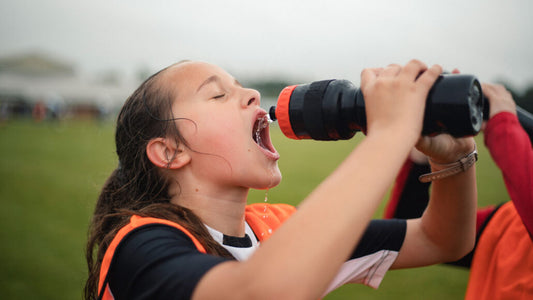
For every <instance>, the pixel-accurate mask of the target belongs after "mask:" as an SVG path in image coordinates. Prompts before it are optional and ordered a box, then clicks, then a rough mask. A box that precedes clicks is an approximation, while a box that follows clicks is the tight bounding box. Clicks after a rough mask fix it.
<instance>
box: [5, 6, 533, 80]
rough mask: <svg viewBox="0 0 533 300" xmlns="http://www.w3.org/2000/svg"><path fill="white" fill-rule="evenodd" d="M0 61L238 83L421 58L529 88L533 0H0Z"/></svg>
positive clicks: (349, 71) (343, 72)
mask: <svg viewBox="0 0 533 300" xmlns="http://www.w3.org/2000/svg"><path fill="white" fill-rule="evenodd" d="M0 3H1V7H0V56H6V55H12V54H16V53H19V52H27V51H35V50H42V51H44V52H46V53H48V54H51V55H53V56H55V57H58V58H61V59H65V60H67V61H68V62H71V63H73V64H74V65H75V66H76V68H77V69H78V70H79V71H81V72H85V73H98V72H102V71H104V70H111V69H115V70H119V71H120V72H123V73H124V74H126V75H131V74H134V73H135V72H136V71H137V70H139V69H141V68H148V69H149V70H151V71H155V70H158V69H160V68H162V67H165V66H167V65H169V64H171V63H174V62H177V61H179V60H182V59H195V60H204V61H209V62H212V63H215V64H218V65H220V66H222V67H224V68H226V70H228V71H229V72H230V73H232V74H233V75H234V76H236V77H237V79H239V80H240V81H243V82H246V79H249V78H252V79H257V78H267V77H271V76H278V77H284V78H289V79H292V80H309V81H310V80H319V79H326V78H344V79H349V80H351V81H353V82H355V83H359V74H360V72H361V70H362V69H363V68H365V67H376V66H385V65H387V64H389V63H393V62H394V63H402V64H403V63H406V62H407V61H408V60H409V59H411V58H419V59H421V60H422V61H424V62H426V63H428V64H434V63H439V64H441V65H442V66H443V67H444V68H445V69H448V70H451V69H453V68H455V67H457V68H459V69H460V70H461V71H462V72H463V73H468V74H474V75H476V76H478V77H479V78H480V79H481V80H482V81H495V80H506V81H508V82H511V83H512V85H513V86H514V87H515V88H519V89H520V88H523V87H524V86H525V85H526V84H533V18H532V15H533V1H531V0H507V1H504V0H499V1H497V0H452V1H442V0H440V1H432V0H410V1H400V0H396V1H395V0H367V1H356V0H336V1H324V0H321V1H314V0H307V1H303V0H292V1H291V0H266V1H253V0H247V1H245V0H242V1H241V0H226V1H207V0H194V1H193V0H190V1H181V0H91V1H72V0H46V1H45V0H41V1H39V0H0Z"/></svg>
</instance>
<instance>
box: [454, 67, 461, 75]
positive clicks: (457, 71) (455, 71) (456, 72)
mask: <svg viewBox="0 0 533 300" xmlns="http://www.w3.org/2000/svg"><path fill="white" fill-rule="evenodd" d="M460 73H461V72H460V71H459V69H457V68H455V69H453V70H452V74H460Z"/></svg>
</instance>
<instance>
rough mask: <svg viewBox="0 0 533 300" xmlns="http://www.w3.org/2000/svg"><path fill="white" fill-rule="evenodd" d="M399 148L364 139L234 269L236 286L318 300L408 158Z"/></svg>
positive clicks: (395, 143) (393, 143)
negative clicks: (236, 278) (250, 254)
mask: <svg viewBox="0 0 533 300" xmlns="http://www.w3.org/2000/svg"><path fill="white" fill-rule="evenodd" d="M402 142H403V141H401V140H400V139H397V138H394V137H392V138H390V139H384V138H381V139H372V138H367V139H365V140H364V141H363V142H362V143H361V144H360V145H359V146H358V147H357V148H356V149H355V150H354V151H353V152H352V153H351V154H350V156H349V157H348V158H347V159H346V160H345V161H344V162H343V163H342V164H341V165H340V166H339V168H337V169H336V170H335V171H334V172H333V173H332V174H331V175H330V176H329V177H328V178H327V179H326V180H325V181H324V182H323V183H322V184H321V185H320V186H318V187H317V189H316V190H315V191H313V192H312V193H311V194H310V195H309V196H308V197H307V198H306V199H305V201H304V202H303V203H302V204H301V205H300V206H299V209H298V211H297V212H296V213H295V214H294V215H293V216H292V217H291V218H290V219H289V220H288V221H287V222H286V223H285V224H284V225H283V226H282V227H280V228H279V229H278V230H277V231H276V233H275V234H274V235H272V237H271V238H270V239H269V240H267V241H266V242H264V243H262V247H261V248H260V249H258V250H257V252H256V253H255V254H254V255H253V256H252V257H251V258H250V259H249V260H248V261H247V262H245V263H243V264H242V265H241V266H239V267H238V268H239V269H240V270H241V272H235V273H233V274H235V275H236V276H240V280H243V281H244V283H245V284H243V281H241V282H240V284H239V286H241V287H242V285H245V286H247V287H248V288H250V289H252V290H253V291H255V292H257V293H258V294H259V295H264V296H265V298H290V299H298V298H307V299H309V298H319V297H321V296H322V294H323V292H324V291H325V290H326V288H327V286H328V284H329V283H330V281H331V280H332V279H333V278H334V276H335V274H336V273H337V272H338V270H339V268H340V266H341V265H342V263H343V262H345V260H346V259H347V258H348V257H349V255H350V254H351V252H352V251H353V249H354V248H355V245H356V244H357V242H358V241H359V239H360V237H361V236H362V234H363V232H364V230H365V228H366V226H367V225H368V222H369V221H370V219H371V217H372V215H373V213H374V212H375V210H376V209H377V207H378V206H379V203H380V200H381V199H382V198H383V196H384V195H385V193H386V191H387V189H388V188H389V186H390V184H391V183H392V181H393V179H394V175H395V174H396V173H397V171H398V170H399V168H400V167H401V164H402V162H403V160H404V159H405V158H406V156H407V154H408V151H409V149H410V146H403V145H401V144H402ZM404 144H405V143H404ZM402 148H405V149H402ZM347 238H349V239H350V240H347ZM339 241H342V243H339ZM280 270H283V276H280V274H279V272H280ZM226 274H227V273H226ZM246 274H247V275H246ZM206 276H208V275H206ZM205 284H206V285H207V284H208V281H207V280H206V282H205ZM273 287H275V288H273ZM223 289H228V286H225V287H223ZM230 290H231V288H230V289H228V292H229V291H230ZM219 292H221V290H219ZM233 292H234V290H233Z"/></svg>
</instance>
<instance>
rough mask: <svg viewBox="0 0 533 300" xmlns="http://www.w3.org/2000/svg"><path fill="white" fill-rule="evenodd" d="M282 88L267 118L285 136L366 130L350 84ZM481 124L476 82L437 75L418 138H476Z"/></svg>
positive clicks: (325, 136)
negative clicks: (442, 134)
mask: <svg viewBox="0 0 533 300" xmlns="http://www.w3.org/2000/svg"><path fill="white" fill-rule="evenodd" d="M286 89H287V90H284V91H282V93H281V94H280V97H279V98H278V105H277V106H276V107H272V108H271V110H270V114H271V118H272V119H278V121H279V122H280V127H281V129H282V131H283V132H284V133H285V135H286V136H288V137H290V138H295V139H315V140H339V139H350V138H351V137H353V135H354V134H355V133H356V132H357V131H363V132H365V131H366V113H365V100H364V97H363V94H362V92H361V91H360V89H358V88H357V87H356V86H355V85H354V84H353V83H351V82H350V81H348V80H335V79H333V80H323V81H316V82H312V83H309V84H302V85H297V86H292V87H287V88H286ZM289 90H290V91H289ZM482 121H483V97H482V91H481V85H480V83H479V81H478V80H477V79H476V78H475V77H474V76H471V75H460V74H443V75H441V76H439V78H438V79H437V81H436V82H435V84H434V85H433V87H432V88H431V90H430V92H429V94H428V97H427V101H426V110H425V114H424V125H423V130H422V134H424V135H436V134H439V133H443V132H445V133H449V134H451V135H453V136H456V137H461V136H471V135H476V134H477V133H478V132H479V131H480V129H481V123H482ZM281 125H283V126H281Z"/></svg>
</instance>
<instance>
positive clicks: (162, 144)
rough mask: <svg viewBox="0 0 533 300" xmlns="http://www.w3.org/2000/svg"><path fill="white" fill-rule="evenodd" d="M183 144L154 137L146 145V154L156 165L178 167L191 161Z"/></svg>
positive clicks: (170, 167)
mask: <svg viewBox="0 0 533 300" xmlns="http://www.w3.org/2000/svg"><path fill="white" fill-rule="evenodd" d="M185 150H186V149H185V145H183V144H179V145H178V144H177V143H176V141H175V140H173V139H169V138H162V137H159V138H154V139H151V140H150V141H149V142H148V145H146V155H147V156H148V159H149V160H150V161H151V162H152V163H153V164H154V165H156V166H158V167H160V168H163V169H179V168H181V167H183V166H185V165H187V164H188V163H189V162H190V161H191V157H190V155H189V154H188V152H187V151H185Z"/></svg>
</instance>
